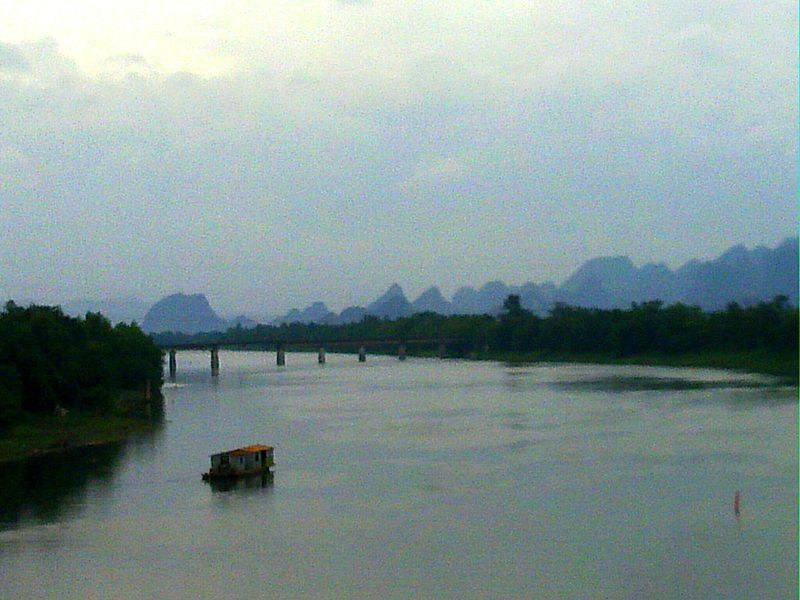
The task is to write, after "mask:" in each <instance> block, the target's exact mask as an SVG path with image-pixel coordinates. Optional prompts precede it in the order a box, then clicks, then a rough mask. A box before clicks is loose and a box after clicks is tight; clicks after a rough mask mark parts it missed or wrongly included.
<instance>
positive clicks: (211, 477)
mask: <svg viewBox="0 0 800 600" xmlns="http://www.w3.org/2000/svg"><path fill="white" fill-rule="evenodd" d="M271 469H272V467H263V468H258V469H250V470H247V471H234V470H225V471H208V472H206V473H203V481H233V480H236V479H242V478H244V477H254V476H256V475H271V474H272V470H271Z"/></svg>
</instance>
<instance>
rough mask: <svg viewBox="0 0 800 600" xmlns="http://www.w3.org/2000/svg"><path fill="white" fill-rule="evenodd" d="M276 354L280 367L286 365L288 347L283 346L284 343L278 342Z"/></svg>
mask: <svg viewBox="0 0 800 600" xmlns="http://www.w3.org/2000/svg"><path fill="white" fill-rule="evenodd" d="M276 354H277V357H276V359H275V360H276V361H277V364H278V366H279V367H285V366H286V349H285V348H284V347H283V345H282V344H278V350H277V352H276Z"/></svg>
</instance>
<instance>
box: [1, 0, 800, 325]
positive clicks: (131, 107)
mask: <svg viewBox="0 0 800 600" xmlns="http://www.w3.org/2000/svg"><path fill="white" fill-rule="evenodd" d="M165 6H168V7H169V8H165ZM797 48H798V8H797V3H796V2H795V1H794V0H791V1H785V2H783V1H780V2H777V1H774V2H771V1H768V0H752V1H732V2H723V1H720V0H714V1H705V0H675V1H660V2H658V1H651V2H647V1H643V0H636V1H629V2H628V1H614V0H605V1H596V2H591V1H571V2H570V1H562V2H556V1H552V0H548V1H542V2H536V1H527V2H526V1H521V0H519V1H517V0H515V1H507V2H502V1H496V2H495V1H490V0H458V1H454V0H387V1H383V0H373V1H368V0H364V1H357V0H352V1H348V2H344V1H322V0H320V1H303V0H293V1H282V0H258V1H250V0H237V1H235V2H230V1H225V2H223V1H221V0H203V2H197V1H196V0H192V1H188V0H186V1H184V0H180V1H179V0H171V1H170V2H163V1H162V0H159V1H151V0H136V1H135V2H133V1H127V0H124V1H121V0H115V1H114V2H108V1H106V0H92V1H88V0H86V1H75V2H63V1H62V0H48V1H45V0H26V1H25V2H19V1H18V0H0V236H2V244H0V298H8V297H11V298H18V299H35V300H37V301H41V302H64V301H66V300H70V299H74V298H81V297H91V298H102V297H106V298H107V297H115V296H124V295H135V296H138V297H140V298H142V299H144V300H148V301H150V300H156V299H158V298H159V297H161V296H164V295H167V294H169V293H173V292H178V291H183V292H187V293H189V292H203V293H205V294H206V295H207V296H208V297H209V300H210V301H211V303H212V305H213V306H214V307H215V308H216V309H217V310H218V311H220V312H222V313H224V314H229V313H234V312H242V311H246V312H249V313H259V312H263V311H269V312H273V313H274V312H278V311H285V310H286V309H288V308H290V307H292V306H298V307H302V306H305V305H306V304H309V303H310V302H312V301H314V300H319V299H322V300H325V301H326V302H328V304H329V306H331V307H332V308H334V309H337V310H340V309H341V308H343V307H344V306H346V305H349V304H353V303H364V302H366V301H368V300H371V299H373V298H374V297H375V296H377V295H378V294H379V293H381V292H383V291H384V290H385V289H386V288H387V287H388V286H389V284H391V283H393V282H398V283H400V284H401V285H402V286H403V287H404V288H405V290H406V292H407V293H408V295H409V296H411V297H412V299H413V297H415V296H416V295H417V294H419V293H420V292H422V291H423V289H424V288H426V287H428V286H429V285H432V284H437V285H439V286H440V287H441V288H442V291H443V292H444V293H445V294H446V295H448V296H449V295H451V294H452V292H454V291H455V289H456V288H457V287H459V286H461V285H464V284H471V285H480V284H483V283H485V282H486V281H488V280H491V279H502V280H504V281H506V282H507V283H510V284H520V283H522V282H525V281H528V280H532V281H535V282H542V281H546V280H553V281H555V282H557V283H558V282H561V281H562V280H563V279H564V278H565V277H567V276H568V275H569V273H570V272H571V271H572V270H573V269H574V268H576V267H577V266H578V265H579V264H580V263H582V262H583V261H585V260H587V259H589V258H592V257H595V256H600V255H612V254H627V255H629V256H630V257H631V259H632V260H633V261H634V263H636V264H642V263H645V262H649V261H664V262H666V263H667V264H668V265H669V266H670V267H673V268H674V267H677V266H679V265H680V264H682V263H683V262H685V261H687V260H689V259H691V258H693V257H698V258H705V259H708V258H712V257H715V256H716V255H718V254H720V253H721V252H722V251H724V250H725V249H726V248H727V247H729V246H731V245H733V244H738V243H743V244H746V245H748V246H751V247H752V246H753V245H758V244H764V245H768V246H774V245H776V244H777V243H778V242H779V241H780V240H781V239H782V238H784V237H786V236H789V235H795V234H796V230H797V186H798V181H797V173H798V95H797V89H798V60H797Z"/></svg>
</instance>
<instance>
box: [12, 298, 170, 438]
mask: <svg viewBox="0 0 800 600" xmlns="http://www.w3.org/2000/svg"><path fill="white" fill-rule="evenodd" d="M148 382H149V385H150V386H151V389H152V392H153V394H157V393H158V390H159V389H160V387H161V383H162V353H161V350H160V349H159V348H158V347H157V346H156V345H155V344H154V343H153V341H152V340H151V339H150V338H149V337H147V336H146V335H145V334H144V333H142V331H141V329H139V327H138V326H136V325H135V324H133V325H126V324H119V325H116V326H114V327H112V326H111V324H110V323H109V321H108V320H107V319H106V318H105V317H103V316H102V315H100V314H94V313H88V314H87V315H86V318H85V319H76V318H72V317H68V316H65V315H64V314H63V313H62V312H61V310H60V309H59V308H57V307H49V306H30V307H28V308H22V307H19V306H17V305H15V304H14V303H13V302H9V303H8V304H7V305H6V307H5V310H4V311H3V312H0V425H6V424H8V423H9V422H11V421H13V420H14V419H15V417H17V416H18V415H20V414H21V413H22V412H30V413H45V412H52V411H54V410H55V409H56V407H57V406H58V407H62V408H65V409H78V410H92V411H99V412H103V411H107V410H110V409H111V407H112V404H113V402H114V400H115V398H116V397H117V396H118V394H119V393H120V392H121V391H123V390H136V391H141V392H144V391H145V389H146V387H147V385H148Z"/></svg>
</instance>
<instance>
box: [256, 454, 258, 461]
mask: <svg viewBox="0 0 800 600" xmlns="http://www.w3.org/2000/svg"><path fill="white" fill-rule="evenodd" d="M256 462H258V453H256Z"/></svg>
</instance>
